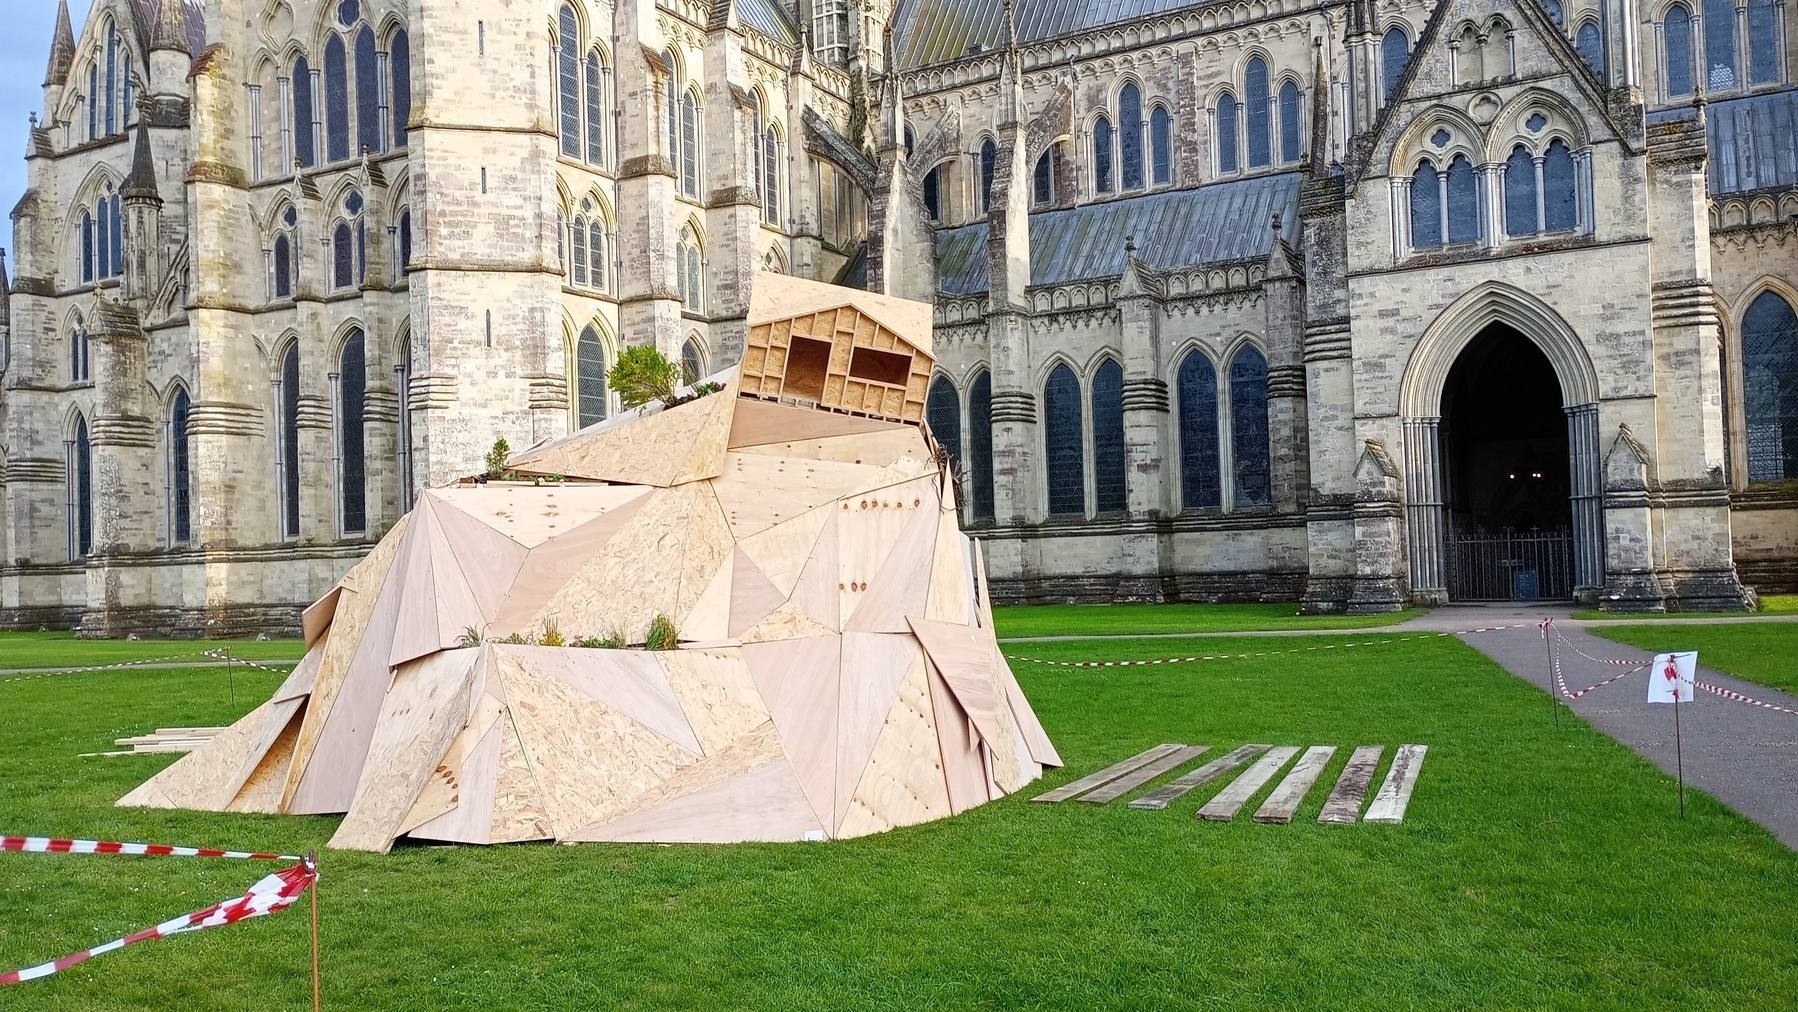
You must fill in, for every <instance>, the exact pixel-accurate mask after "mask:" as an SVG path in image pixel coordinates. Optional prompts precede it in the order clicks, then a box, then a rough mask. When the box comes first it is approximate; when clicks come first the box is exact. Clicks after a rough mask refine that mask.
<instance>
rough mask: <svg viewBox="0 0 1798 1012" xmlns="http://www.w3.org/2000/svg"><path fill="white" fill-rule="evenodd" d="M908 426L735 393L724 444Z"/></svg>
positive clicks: (884, 430) (750, 444)
mask: <svg viewBox="0 0 1798 1012" xmlns="http://www.w3.org/2000/svg"><path fill="white" fill-rule="evenodd" d="M769 392H770V393H773V392H774V391H769ZM912 427H913V426H908V425H906V424H904V423H903V422H894V421H888V420H886V419H883V418H859V417H857V416H855V415H845V414H839V413H837V412H834V411H819V410H817V409H816V408H799V407H794V406H792V405H790V404H776V403H774V402H772V401H762V400H756V399H754V398H751V397H739V398H737V408H736V415H735V417H734V418H733V419H732V421H731V429H730V437H729V442H728V447H727V448H728V449H732V450H735V449H737V448H738V447H759V446H767V445H769V444H779V443H784V442H788V441H795V440H814V439H835V438H838V437H846V436H855V435H859V434H864V433H880V434H885V433H888V432H898V431H901V430H903V429H908V428H912ZM755 452H758V453H759V452H762V451H760V450H757V451H755ZM775 456H782V454H775ZM791 456H795V457H804V456H809V454H804V453H795V454H791ZM819 459H822V458H819Z"/></svg>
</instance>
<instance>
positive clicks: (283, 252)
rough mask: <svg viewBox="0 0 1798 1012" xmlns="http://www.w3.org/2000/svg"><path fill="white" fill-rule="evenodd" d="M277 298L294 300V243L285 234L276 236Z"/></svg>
mask: <svg viewBox="0 0 1798 1012" xmlns="http://www.w3.org/2000/svg"><path fill="white" fill-rule="evenodd" d="M275 298H277V299H291V298H293V243H292V242H290V241H289V240H288V238H287V233H285V232H283V233H281V234H280V235H277V236H275Z"/></svg>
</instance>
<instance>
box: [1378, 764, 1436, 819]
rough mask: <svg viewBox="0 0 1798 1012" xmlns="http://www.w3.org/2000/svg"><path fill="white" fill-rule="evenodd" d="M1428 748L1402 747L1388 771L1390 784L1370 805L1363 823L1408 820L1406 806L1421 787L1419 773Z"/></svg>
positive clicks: (1385, 784)
mask: <svg viewBox="0 0 1798 1012" xmlns="http://www.w3.org/2000/svg"><path fill="white" fill-rule="evenodd" d="M1429 748H1430V747H1429V746H1428V745H1400V746H1399V747H1398V751H1397V752H1395V753H1394V754H1393V756H1392V768H1391V769H1389V770H1387V771H1386V782H1385V783H1383V784H1381V785H1380V793H1378V794H1375V795H1374V796H1373V802H1372V803H1371V804H1369V805H1368V806H1367V814H1366V815H1365V816H1363V817H1362V820H1361V821H1363V822H1390V823H1400V822H1403V821H1405V806H1407V805H1409V804H1410V803H1411V789H1412V788H1414V787H1416V786H1417V773H1418V771H1419V770H1421V769H1423V754H1424V753H1425V752H1427V751H1429Z"/></svg>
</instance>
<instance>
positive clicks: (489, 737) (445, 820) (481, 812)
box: [407, 696, 510, 843]
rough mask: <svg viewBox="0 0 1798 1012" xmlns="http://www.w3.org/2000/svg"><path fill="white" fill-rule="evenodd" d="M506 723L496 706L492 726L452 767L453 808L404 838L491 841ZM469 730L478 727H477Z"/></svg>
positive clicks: (502, 709) (503, 715) (471, 841)
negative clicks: (454, 782) (459, 761)
mask: <svg viewBox="0 0 1798 1012" xmlns="http://www.w3.org/2000/svg"><path fill="white" fill-rule="evenodd" d="M484 698H486V699H492V698H493V697H491V696H487V697H484ZM509 723H510V718H508V717H507V716H506V713H505V707H504V706H500V707H499V708H498V713H497V714H496V715H495V719H494V721H493V723H492V724H491V725H490V726H489V727H488V728H487V730H486V732H485V733H483V734H482V735H481V738H480V740H479V741H478V742H476V743H475V745H474V746H473V747H472V748H470V749H469V750H468V756H467V758H466V759H464V760H463V761H462V764H461V765H460V766H459V767H457V768H456V788H457V790H456V805H455V807H454V808H452V809H450V810H449V811H448V812H445V813H444V814H442V815H440V816H438V817H436V818H434V819H431V820H430V821H428V822H424V823H421V824H419V825H417V826H415V827H413V828H412V829H411V830H409V831H408V833H407V835H409V836H411V837H412V838H413V839H415V840H441V841H443V842H445V843H489V842H491V841H492V838H493V803H494V795H495V793H496V792H497V791H498V788H499V755H500V743H501V742H502V740H503V739H504V738H505V735H506V726H507V725H508V724H509ZM471 727H473V728H478V727H479V724H478V723H477V724H473V725H471ZM464 733H466V731H465V732H464Z"/></svg>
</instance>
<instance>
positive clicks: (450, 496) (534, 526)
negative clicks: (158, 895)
mask: <svg viewBox="0 0 1798 1012" xmlns="http://www.w3.org/2000/svg"><path fill="white" fill-rule="evenodd" d="M652 491H654V489H653V488H652V487H650V486H648V485H522V484H517V483H513V482H492V483H489V484H486V485H460V486H457V487H455V488H445V489H433V490H432V492H431V494H432V495H433V496H436V497H437V498H438V499H440V500H441V501H442V502H443V503H445V504H447V505H449V506H451V507H453V508H454V509H455V510H456V511H457V512H459V513H461V514H463V515H464V516H466V517H468V518H469V519H471V520H474V521H476V522H478V523H481V524H484V525H486V526H488V527H491V528H492V529H493V530H495V531H497V532H498V533H500V534H503V535H505V536H506V537H507V538H510V539H511V540H513V541H516V542H518V543H519V544H520V545H523V546H524V547H525V548H527V549H534V548H536V547H538V546H539V545H542V544H543V543H544V542H546V541H548V540H550V539H551V538H559V537H562V536H564V535H566V534H568V533H569V532H570V531H573V530H577V529H579V528H580V527H582V526H583V525H585V524H588V523H591V522H593V521H594V520H597V519H599V518H600V517H603V516H605V515H607V514H609V513H612V512H614V511H616V510H620V509H623V508H624V507H626V506H628V505H630V504H631V503H633V502H636V501H637V500H638V499H641V498H643V497H644V496H646V495H648V494H649V493H650V492H652Z"/></svg>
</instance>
